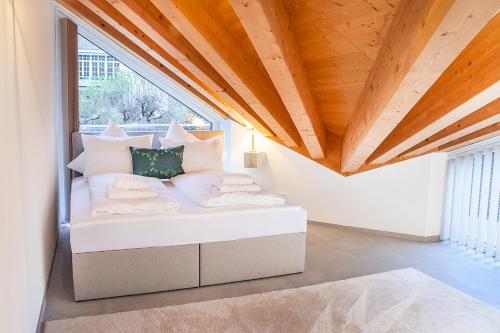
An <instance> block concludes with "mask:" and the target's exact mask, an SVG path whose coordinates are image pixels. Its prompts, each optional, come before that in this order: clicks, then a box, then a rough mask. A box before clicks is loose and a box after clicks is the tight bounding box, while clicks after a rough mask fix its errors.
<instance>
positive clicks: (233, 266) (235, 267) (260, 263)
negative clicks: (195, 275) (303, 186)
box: [200, 232, 306, 286]
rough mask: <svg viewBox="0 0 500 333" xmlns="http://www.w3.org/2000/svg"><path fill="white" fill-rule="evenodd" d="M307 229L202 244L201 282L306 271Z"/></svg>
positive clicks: (218, 281)
mask: <svg viewBox="0 0 500 333" xmlns="http://www.w3.org/2000/svg"><path fill="white" fill-rule="evenodd" d="M305 246H306V233H305V232H302V233H294V234H286V235H278V236H268V237H257V238H248V239H240V240H234V241H227V242H214V243H203V244H200V285H201V286H206V285H212V284H219V283H227V282H235V281H243V280H252V279H258V278H264V277H270V276H277V275H285V274H292V273H300V272H303V271H304V262H305Z"/></svg>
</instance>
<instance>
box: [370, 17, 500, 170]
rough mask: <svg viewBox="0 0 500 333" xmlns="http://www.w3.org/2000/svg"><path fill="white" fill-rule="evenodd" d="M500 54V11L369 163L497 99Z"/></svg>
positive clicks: (392, 154)
mask: <svg viewBox="0 0 500 333" xmlns="http://www.w3.org/2000/svg"><path fill="white" fill-rule="evenodd" d="M499 54H500V14H498V15H496V16H495V17H494V18H493V19H492V20H491V21H490V22H489V23H488V24H487V25H486V26H485V27H484V28H483V29H482V30H481V32H480V33H479V34H478V35H477V36H476V37H475V38H474V39H473V40H472V42H471V43H470V44H469V45H468V46H467V47H466V48H465V50H464V51H463V52H462V53H460V55H459V56H458V57H457V59H455V61H453V63H452V64H451V65H450V66H449V67H448V68H447V69H446V71H445V72H444V73H443V74H442V75H441V76H440V77H439V79H438V80H437V81H436V82H435V83H434V85H433V86H432V87H431V88H430V89H429V90H428V91H427V93H426V94H425V95H424V96H423V97H422V98H421V99H420V100H419V101H418V103H417V104H416V105H415V106H414V107H413V108H412V110H411V111H410V112H409V113H408V114H407V115H406V117H405V118H404V119H403V120H402V121H401V122H400V123H399V124H398V125H397V126H396V128H395V129H394V130H393V131H392V132H391V134H390V135H389V136H388V137H387V138H386V139H385V140H384V141H383V142H382V144H381V145H380V146H379V147H378V148H377V149H376V150H375V152H374V153H373V154H372V155H371V156H370V157H369V158H368V160H367V163H372V162H373V163H384V162H386V161H388V160H390V159H392V158H393V157H395V156H397V155H399V154H401V153H403V152H404V151H406V150H407V149H410V148H411V147H412V146H414V145H416V144H418V143H419V142H421V141H422V140H424V139H425V138H428V137H430V136H432V135H433V134H435V133H437V132H439V131H440V130H442V129H444V128H446V127H447V126H449V125H451V124H453V123H454V122H456V121H458V120H460V119H462V118H464V117H466V116H468V115H469V114H472V113H473V112H474V111H476V110H478V109H480V108H481V107H483V106H485V105H487V104H488V103H490V102H491V101H493V100H495V99H497V98H498V97H499V96H500V57H499V56H498V55H499ZM495 105H497V106H498V104H495ZM497 112H498V113H500V109H498V108H497Z"/></svg>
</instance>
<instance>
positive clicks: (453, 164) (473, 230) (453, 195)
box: [441, 140, 500, 261]
mask: <svg viewBox="0 0 500 333" xmlns="http://www.w3.org/2000/svg"><path fill="white" fill-rule="evenodd" d="M450 157H451V158H450V160H449V162H448V177H447V185H446V199H445V207H444V215H443V219H444V221H443V229H442V234H441V239H442V240H450V242H452V243H456V244H458V245H460V246H465V247H466V248H467V250H469V251H475V252H476V253H478V254H484V255H485V256H486V257H494V258H495V260H496V261H500V222H499V215H500V210H499V204H500V142H499V140H496V142H494V143H492V144H488V145H484V146H480V147H478V148H475V149H468V150H465V151H463V152H461V153H460V152H459V153H456V154H455V155H451V156H450Z"/></svg>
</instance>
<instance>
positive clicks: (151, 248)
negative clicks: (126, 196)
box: [70, 131, 307, 301]
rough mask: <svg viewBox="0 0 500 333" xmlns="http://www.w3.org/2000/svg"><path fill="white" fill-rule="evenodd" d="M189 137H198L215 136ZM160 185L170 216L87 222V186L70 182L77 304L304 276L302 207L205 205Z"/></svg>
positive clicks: (76, 145) (304, 220)
mask: <svg viewBox="0 0 500 333" xmlns="http://www.w3.org/2000/svg"><path fill="white" fill-rule="evenodd" d="M193 133H196V134H197V136H198V137H200V138H208V137H210V136H213V135H220V132H217V131H206V132H200V133H197V132H193ZM155 141H157V137H156V136H155ZM73 143H74V144H73V146H74V149H73V151H74V154H75V156H76V155H77V154H78V153H79V152H81V151H82V148H81V144H80V145H79V143H81V140H79V133H75V134H74V135H73ZM154 145H157V143H154ZM165 186H166V187H167V189H168V190H169V191H170V192H171V194H172V195H173V196H174V197H175V198H176V200H177V201H178V202H179V203H180V205H181V208H180V209H179V210H178V211H176V212H174V213H168V214H158V215H138V214H137V215H111V216H100V217H92V216H91V214H90V211H91V207H90V206H91V204H90V192H89V187H88V182H87V181H86V180H85V179H84V178H82V177H77V178H74V179H73V181H72V189H71V225H70V243H71V251H72V260H73V263H72V265H73V284H74V296H75V300H77V301H80V300H87V299H97V298H106V297H114V296H123V295H132V294H140V293H149V292H156V291H166V290H174V289H181V288H192V287H199V286H206V285H212V284H220V283H227V282H234V281H242V280H249V279H257V278H263V277H270V276H276V275H284V274H291V273H299V272H303V271H304V260H305V236H306V228H307V214H306V211H305V210H304V209H302V208H301V207H299V206H296V205H290V204H286V205H282V206H267V207H264V206H258V207H256V206H241V207H223V208H204V207H200V206H197V205H196V204H194V203H193V202H192V201H190V199H189V198H188V197H187V196H186V195H184V194H183V193H182V192H181V191H180V190H179V189H177V188H176V187H175V186H174V185H173V184H171V183H169V182H165Z"/></svg>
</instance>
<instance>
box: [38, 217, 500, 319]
mask: <svg viewBox="0 0 500 333" xmlns="http://www.w3.org/2000/svg"><path fill="white" fill-rule="evenodd" d="M67 234H68V233H67V230H63V232H62V235H61V239H60V241H59V246H58V248H57V251H56V256H55V259H54V267H53V270H52V275H51V277H50V282H49V288H48V291H47V293H48V294H47V303H46V308H45V312H44V317H43V318H44V321H46V320H53V319H62V318H71V317H78V316H86V315H96V314H104V313H112V312H119V311H128V310H137V309H146V308H153V307H160V306H166V305H173V304H183V303H189V302H198V301H204V300H211V299H217V298H225V297H234V296H242V295H247V294H254V293H261V292H266V291H271V290H279V289H286V288H293V287H300V286H305V285H312V284H317V283H322V282H327V281H334V280H340V279H347V278H350V277H355V276H361V275H367V274H373V273H380V272H385V271H389V270H393V269H400V268H406V267H413V268H416V269H418V270H420V271H421V272H424V273H426V274H428V275H430V276H432V277H434V278H436V279H438V280H441V281H443V282H445V283H447V284H449V285H451V286H453V287H455V288H458V289H460V290H462V291H464V292H465V293H467V294H470V295H472V296H474V297H476V298H478V299H480V300H482V301H484V302H486V303H489V304H491V305H493V306H495V307H497V308H500V265H498V264H494V263H493V261H492V260H484V259H482V258H480V257H476V256H473V255H472V254H470V253H467V252H465V251H464V250H462V249H459V248H457V247H455V246H451V245H448V244H446V243H418V242H414V241H409V240H402V239H395V238H389V237H384V236H375V235H370V234H366V233H361V232H357V231H352V230H345V229H340V228H335V227H331V226H324V225H317V224H313V225H311V224H310V225H309V227H308V234H307V254H306V271H305V272H304V273H301V274H294V275H288V276H281V277H274V278H267V279H260V280H253V281H246V282H236V283H229V284H224V285H217V286H208V287H201V288H194V289H185V290H176V291H169V292H160V293H153V294H145V295H137V296H125V297H117V298H111V299H103V300H96V301H83V302H75V301H73V291H72V288H73V286H72V277H71V252H70V248H69V240H68V237H67Z"/></svg>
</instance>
